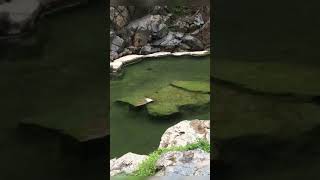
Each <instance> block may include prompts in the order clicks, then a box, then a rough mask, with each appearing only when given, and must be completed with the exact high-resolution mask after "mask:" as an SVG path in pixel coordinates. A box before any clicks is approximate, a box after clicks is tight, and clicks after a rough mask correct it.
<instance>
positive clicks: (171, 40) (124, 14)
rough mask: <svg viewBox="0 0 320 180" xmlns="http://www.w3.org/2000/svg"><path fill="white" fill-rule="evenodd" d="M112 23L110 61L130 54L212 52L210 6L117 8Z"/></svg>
mask: <svg viewBox="0 0 320 180" xmlns="http://www.w3.org/2000/svg"><path fill="white" fill-rule="evenodd" d="M141 12H142V13H141ZM110 21H111V27H110V57H109V61H111V62H114V61H115V60H117V59H119V58H121V57H124V56H127V55H148V54H153V53H157V52H168V53H174V52H192V51H205V50H207V49H210V8H209V7H201V6H199V7H192V8H188V7H174V8H172V7H170V8H169V7H166V6H154V7H134V6H116V7H110ZM118 62H119V61H118ZM115 64H119V63H115Z"/></svg>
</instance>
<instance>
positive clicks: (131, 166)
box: [110, 152, 148, 176]
mask: <svg viewBox="0 0 320 180" xmlns="http://www.w3.org/2000/svg"><path fill="white" fill-rule="evenodd" d="M147 157H148V156H146V155H139V154H134V153H131V152H129V153H127V154H125V155H123V156H121V157H120V158H118V159H116V158H114V159H111V160H110V176H116V175H121V174H129V173H132V172H133V171H135V170H137V169H138V166H139V165H140V164H141V163H142V162H143V161H144V160H145V159H147Z"/></svg>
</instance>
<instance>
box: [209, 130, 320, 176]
mask: <svg viewBox="0 0 320 180" xmlns="http://www.w3.org/2000/svg"><path fill="white" fill-rule="evenodd" d="M319 138H320V125H318V126H317V127H315V128H313V129H312V130H310V131H306V132H304V133H302V134H300V135H299V136H296V137H292V138H290V139H283V140H280V139H278V138H277V137H272V136H268V135H250V136H241V137H236V138H232V139H226V140H217V141H218V146H217V148H218V151H219V157H218V158H217V161H216V162H213V163H214V166H215V167H216V168H215V172H216V173H217V174H216V178H221V179H239V178H240V179H257V178H258V177H259V178H258V179H299V178H302V177H319V176H318V169H319V168H320V161H319V160H320V144H319V143H318V141H319Z"/></svg>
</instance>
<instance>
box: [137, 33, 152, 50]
mask: <svg viewBox="0 0 320 180" xmlns="http://www.w3.org/2000/svg"><path fill="white" fill-rule="evenodd" d="M150 40H151V34H150V31H149V30H147V29H139V30H137V31H136V32H135V34H134V36H133V46H135V47H142V46H145V45H147V43H148V42H149V41H150Z"/></svg>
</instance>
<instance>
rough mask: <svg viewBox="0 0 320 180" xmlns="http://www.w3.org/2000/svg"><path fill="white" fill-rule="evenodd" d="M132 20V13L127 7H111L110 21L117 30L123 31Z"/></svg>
mask: <svg viewBox="0 0 320 180" xmlns="http://www.w3.org/2000/svg"><path fill="white" fill-rule="evenodd" d="M129 20H130V12H129V10H128V8H127V7H125V6H117V7H110V21H111V23H112V25H113V26H114V28H115V29H116V30H120V29H122V28H123V27H124V26H125V25H127V24H128V22H129Z"/></svg>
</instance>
